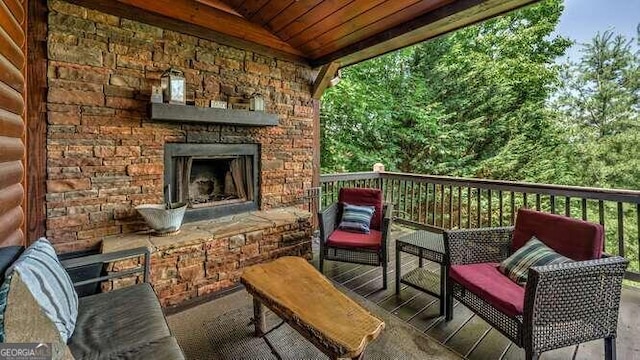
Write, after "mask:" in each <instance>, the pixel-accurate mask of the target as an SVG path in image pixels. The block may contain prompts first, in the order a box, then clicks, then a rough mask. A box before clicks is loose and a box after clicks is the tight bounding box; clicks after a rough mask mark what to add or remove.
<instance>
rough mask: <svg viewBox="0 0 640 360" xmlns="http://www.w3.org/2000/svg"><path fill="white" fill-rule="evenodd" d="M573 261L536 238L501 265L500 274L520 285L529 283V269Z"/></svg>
mask: <svg viewBox="0 0 640 360" xmlns="http://www.w3.org/2000/svg"><path fill="white" fill-rule="evenodd" d="M572 261H573V260H571V259H569V258H567V257H564V256H562V255H560V254H558V253H557V252H555V251H553V250H552V249H551V248H549V247H548V246H547V245H545V244H544V243H543V242H542V241H540V240H538V239H537V238H536V237H535V236H534V237H532V238H531V240H529V241H528V242H527V243H526V244H525V245H524V246H523V247H521V248H520V249H518V250H517V251H516V252H515V253H513V254H512V255H511V256H509V257H508V258H506V259H505V260H504V261H502V262H501V263H500V266H499V269H500V272H502V273H503V274H505V275H506V276H507V277H508V278H509V279H511V280H513V281H515V282H516V283H518V284H520V285H524V284H525V283H526V282H527V275H528V272H529V268H530V267H532V266H543V265H552V264H563V263H567V262H572Z"/></svg>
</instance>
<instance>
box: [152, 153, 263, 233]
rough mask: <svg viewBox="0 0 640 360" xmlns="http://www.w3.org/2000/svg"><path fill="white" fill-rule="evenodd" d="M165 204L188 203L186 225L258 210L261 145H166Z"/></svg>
mask: <svg viewBox="0 0 640 360" xmlns="http://www.w3.org/2000/svg"><path fill="white" fill-rule="evenodd" d="M164 150H165V152H164V153H165V155H164V165H165V170H164V183H165V201H168V200H169V199H171V201H174V202H176V201H177V202H185V203H187V205H188V206H187V211H186V213H185V218H184V221H185V222H189V221H198V220H205V219H212V218H216V217H220V216H225V215H231V214H236V213H240V212H245V211H251V210H257V209H258V208H259V196H258V195H259V194H258V192H259V190H260V188H259V183H258V181H259V168H258V166H259V163H258V159H259V151H260V149H259V145H257V144H165V149H164Z"/></svg>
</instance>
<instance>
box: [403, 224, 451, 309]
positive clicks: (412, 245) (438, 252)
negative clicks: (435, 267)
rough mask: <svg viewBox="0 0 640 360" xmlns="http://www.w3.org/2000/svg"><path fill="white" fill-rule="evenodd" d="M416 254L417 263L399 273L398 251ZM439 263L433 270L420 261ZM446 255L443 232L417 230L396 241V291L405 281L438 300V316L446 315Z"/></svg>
mask: <svg viewBox="0 0 640 360" xmlns="http://www.w3.org/2000/svg"><path fill="white" fill-rule="evenodd" d="M403 252H405V253H408V254H412V255H415V256H417V257H418V259H419V266H418V267H417V268H415V269H413V270H411V271H409V272H407V273H406V274H404V275H402V274H401V271H402V264H401V256H400V254H401V253H403ZM424 260H429V261H433V262H435V263H438V264H440V272H439V273H436V272H433V271H430V270H427V269H426V268H424V267H423V261H424ZM448 264H449V256H448V254H447V253H446V251H445V248H444V239H443V237H442V234H438V233H433V232H429V231H424V230H419V231H416V232H414V233H411V234H409V235H405V236H402V237H400V238H399V239H397V240H396V294H399V293H400V284H406V285H409V286H411V287H413V288H416V289H418V290H420V291H423V292H426V293H428V294H431V295H433V296H435V297H437V298H438V299H439V300H440V315H441V316H446V315H447V314H446V307H445V302H446V295H447V294H446V291H447V277H448Z"/></svg>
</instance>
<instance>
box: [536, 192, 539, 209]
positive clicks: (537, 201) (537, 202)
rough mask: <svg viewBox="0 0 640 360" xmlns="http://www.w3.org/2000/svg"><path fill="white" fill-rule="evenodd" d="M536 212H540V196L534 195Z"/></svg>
mask: <svg viewBox="0 0 640 360" xmlns="http://www.w3.org/2000/svg"><path fill="white" fill-rule="evenodd" d="M536 210H537V211H540V194H536Z"/></svg>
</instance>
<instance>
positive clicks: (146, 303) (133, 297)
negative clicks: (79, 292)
mask: <svg viewBox="0 0 640 360" xmlns="http://www.w3.org/2000/svg"><path fill="white" fill-rule="evenodd" d="M170 335H171V334H170V332H169V327H168V326H167V322H166V321H165V319H164V316H163V314H162V309H161V308H160V304H159V303H158V300H157V298H156V295H155V293H154V292H153V289H152V288H151V286H150V285H149V284H147V283H143V284H138V285H134V286H129V287H126V288H123V289H118V290H114V291H110V292H107V293H102V294H97V295H92V296H87V297H83V298H80V306H79V311H78V323H77V327H76V332H75V333H74V334H73V337H72V338H71V341H70V342H69V347H70V348H71V352H72V353H73V355H74V356H75V357H76V358H90V359H102V358H110V357H113V358H119V357H117V356H115V355H116V354H120V353H123V352H125V351H126V350H127V349H136V348H140V347H144V346H146V345H148V344H151V343H153V342H156V341H158V340H160V339H163V338H165V337H168V336H170Z"/></svg>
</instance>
